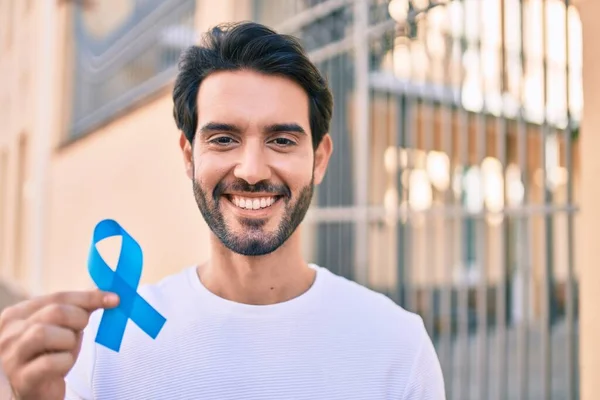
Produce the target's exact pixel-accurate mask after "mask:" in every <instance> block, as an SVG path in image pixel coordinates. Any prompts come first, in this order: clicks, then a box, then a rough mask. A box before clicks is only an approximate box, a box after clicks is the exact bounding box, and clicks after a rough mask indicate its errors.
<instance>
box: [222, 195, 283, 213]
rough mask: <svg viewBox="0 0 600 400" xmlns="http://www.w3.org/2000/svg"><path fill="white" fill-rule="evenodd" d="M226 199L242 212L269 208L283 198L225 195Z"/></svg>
mask: <svg viewBox="0 0 600 400" xmlns="http://www.w3.org/2000/svg"><path fill="white" fill-rule="evenodd" d="M226 197H227V199H228V200H229V201H230V202H231V203H232V204H233V205H235V206H236V207H237V208H241V209H243V210H261V209H265V208H269V207H271V206H272V205H273V204H275V203H277V201H279V199H281V198H283V196H264V197H245V196H239V195H226Z"/></svg>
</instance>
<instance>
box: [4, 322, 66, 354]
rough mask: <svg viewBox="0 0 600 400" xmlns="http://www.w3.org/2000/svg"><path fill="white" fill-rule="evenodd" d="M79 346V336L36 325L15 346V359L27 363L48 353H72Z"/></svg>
mask: <svg viewBox="0 0 600 400" xmlns="http://www.w3.org/2000/svg"><path fill="white" fill-rule="evenodd" d="M76 346H77V334H76V333H75V332H73V331H72V330H70V329H67V328H61V327H59V326H54V325H45V324H34V325H32V326H30V327H29V329H27V331H25V333H24V334H23V335H22V336H21V338H20V339H19V341H18V342H17V346H15V351H16V354H15V358H16V359H17V360H18V362H20V363H25V362H28V361H30V360H31V359H33V358H35V357H36V356H38V355H40V354H42V353H47V352H61V351H69V352H70V351H72V350H74V349H75V347H76Z"/></svg>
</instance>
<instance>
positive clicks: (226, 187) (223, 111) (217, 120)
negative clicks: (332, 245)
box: [180, 71, 331, 256]
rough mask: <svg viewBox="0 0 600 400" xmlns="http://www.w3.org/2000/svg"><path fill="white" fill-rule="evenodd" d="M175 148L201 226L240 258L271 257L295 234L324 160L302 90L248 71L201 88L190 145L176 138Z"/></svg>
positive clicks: (327, 148)
mask: <svg viewBox="0 0 600 400" xmlns="http://www.w3.org/2000/svg"><path fill="white" fill-rule="evenodd" d="M180 144H181V146H182V149H183V152H184V159H185V162H186V167H187V173H188V176H189V177H190V178H191V179H192V182H193V189H194V196H195V198H196V202H197V204H198V208H199V209H200V211H201V213H202V215H203V217H204V219H205V220H206V222H207V224H208V226H209V227H210V229H211V230H212V232H213V233H214V234H215V235H216V236H217V237H218V238H219V239H220V241H221V242H222V243H223V244H224V245H225V246H226V247H227V248H229V249H230V250H231V251H233V252H235V253H238V254H243V255H248V256H258V255H264V254H268V253H271V252H273V251H274V250H276V249H277V248H279V247H280V246H281V245H282V244H283V243H284V242H285V241H286V240H287V239H288V238H289V237H290V236H291V234H292V233H293V232H294V231H295V230H296V228H297V227H298V225H299V224H300V222H302V220H303V218H304V216H305V214H306V211H307V210H308V207H309V205H310V201H311V198H312V193H313V184H318V183H320V182H321V180H322V178H323V175H324V173H325V169H326V166H327V161H328V160H329V155H330V154H331V139H330V137H329V136H328V135H326V137H325V138H324V140H323V142H322V143H321V144H320V145H319V148H318V149H317V150H316V151H313V146H312V139H311V131H310V119H309V105H308V96H307V95H306V93H305V92H304V90H303V89H302V88H301V87H300V86H299V85H297V84H296V83H294V82H293V81H291V80H288V79H285V78H282V77H273V76H267V75H264V74H259V73H256V72H251V71H236V72H218V73H214V74H211V75H210V76H209V77H207V78H206V79H205V80H204V81H203V82H202V84H201V86H200V90H199V93H198V130H197V132H196V136H195V139H194V143H193V145H192V146H190V144H189V143H188V142H187V141H186V140H185V137H184V136H183V135H182V138H181V139H180Z"/></svg>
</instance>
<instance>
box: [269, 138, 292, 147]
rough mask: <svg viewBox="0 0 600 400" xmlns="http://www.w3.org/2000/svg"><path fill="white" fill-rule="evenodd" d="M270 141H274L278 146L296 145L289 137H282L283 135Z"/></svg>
mask: <svg viewBox="0 0 600 400" xmlns="http://www.w3.org/2000/svg"><path fill="white" fill-rule="evenodd" d="M272 143H275V144H276V145H277V146H280V147H289V146H295V145H296V142H294V141H293V140H291V139H288V138H284V137H280V138H277V139H274V140H273V141H272Z"/></svg>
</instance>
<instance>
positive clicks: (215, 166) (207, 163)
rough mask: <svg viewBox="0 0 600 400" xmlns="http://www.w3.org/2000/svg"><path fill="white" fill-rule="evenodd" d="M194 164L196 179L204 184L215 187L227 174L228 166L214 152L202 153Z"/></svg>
mask: <svg viewBox="0 0 600 400" xmlns="http://www.w3.org/2000/svg"><path fill="white" fill-rule="evenodd" d="M196 160H198V161H196V162H195V164H194V176H195V179H196V181H198V182H201V183H202V184H203V185H207V186H210V187H214V186H215V185H216V184H217V183H219V181H220V180H221V179H223V177H224V176H225V175H226V174H227V171H228V167H227V165H224V163H223V162H222V161H223V160H220V159H219V157H215V156H214V155H212V154H208V153H207V154H200V155H198V157H196Z"/></svg>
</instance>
